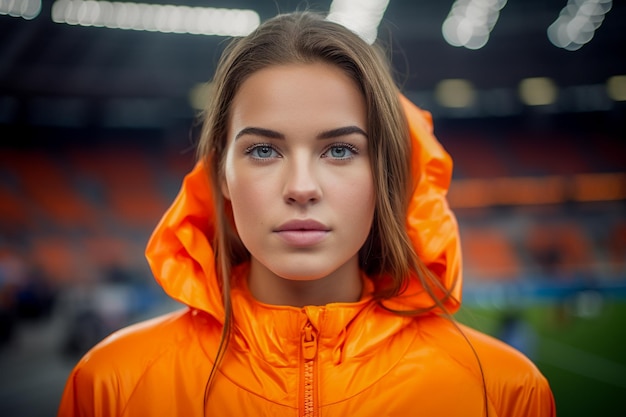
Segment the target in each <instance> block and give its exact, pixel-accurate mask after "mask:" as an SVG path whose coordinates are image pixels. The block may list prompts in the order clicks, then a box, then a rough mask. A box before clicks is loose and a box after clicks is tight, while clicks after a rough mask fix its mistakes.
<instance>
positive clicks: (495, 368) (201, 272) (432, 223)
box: [59, 98, 555, 417]
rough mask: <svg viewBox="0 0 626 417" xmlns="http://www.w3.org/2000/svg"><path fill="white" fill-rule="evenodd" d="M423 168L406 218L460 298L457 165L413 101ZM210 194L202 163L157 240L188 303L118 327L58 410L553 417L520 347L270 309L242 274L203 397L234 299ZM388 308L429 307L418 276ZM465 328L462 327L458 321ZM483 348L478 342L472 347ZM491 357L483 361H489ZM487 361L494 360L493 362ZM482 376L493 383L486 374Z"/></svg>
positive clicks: (312, 310) (154, 248) (330, 312)
mask: <svg viewBox="0 0 626 417" xmlns="http://www.w3.org/2000/svg"><path fill="white" fill-rule="evenodd" d="M402 100H403V105H404V108H405V111H406V113H407V116H408V119H409V122H410V129H411V137H412V139H413V140H414V141H415V145H416V146H414V150H413V162H414V164H413V165H414V175H415V176H416V178H420V180H419V183H418V185H417V188H416V191H415V195H414V197H413V199H412V202H411V205H410V210H409V216H408V219H407V227H408V230H409V235H410V237H411V240H412V242H413V244H414V246H415V249H416V251H417V253H418V254H419V255H420V257H421V258H422V259H423V260H424V262H425V263H426V265H427V266H428V267H429V268H430V269H431V270H432V271H433V272H435V273H436V274H438V276H439V277H440V279H441V281H442V283H443V284H444V285H445V286H446V287H447V288H451V289H453V295H454V297H452V298H450V299H448V300H447V301H446V307H447V308H448V309H450V310H451V311H456V310H457V309H458V307H459V304H460V297H461V279H460V277H461V274H460V261H461V256H460V249H459V241H458V228H457V224H456V220H455V218H454V216H453V215H452V213H451V212H450V211H449V209H448V206H447V203H446V200H445V194H446V191H447V189H448V186H449V182H450V175H451V170H452V162H451V160H450V157H449V156H448V155H447V153H446V152H445V151H444V150H443V148H442V147H441V146H440V145H439V143H438V142H437V140H436V139H435V138H434V136H433V134H432V121H431V119H430V115H429V114H428V113H425V112H422V111H421V110H419V109H418V108H416V107H415V106H413V105H412V104H411V103H409V102H408V101H407V100H406V99H404V98H403V99H402ZM211 207H212V203H211V193H210V188H209V182H208V178H207V176H206V173H205V171H204V169H203V167H202V166H201V165H198V166H196V168H195V169H194V170H193V171H192V172H191V173H190V174H189V175H187V177H186V178H185V180H184V183H183V187H182V190H181V192H180V193H179V195H178V197H177V198H176V200H175V202H174V203H173V205H172V207H171V208H170V209H169V210H168V212H167V213H166V214H165V216H164V217H163V219H162V220H161V222H160V223H159V225H158V227H157V228H156V230H155V232H154V234H153V236H152V238H151V240H150V242H149V244H148V248H147V252H146V253H147V257H148V260H149V263H150V265H151V267H152V270H153V272H154V275H155V277H156V279H157V281H158V282H159V283H160V285H161V286H162V287H163V288H164V290H165V291H166V292H167V293H168V294H169V295H170V296H171V297H173V298H174V299H176V300H178V301H180V302H182V303H184V304H186V305H187V306H188V308H186V309H184V310H182V311H177V312H174V313H170V314H167V315H165V316H161V317H158V318H155V319H152V320H150V321H147V322H144V323H140V324H137V325H134V326H131V327H128V328H126V329H123V330H121V331H118V332H116V333H114V334H113V335H111V336H109V337H108V338H106V339H105V340H104V341H102V342H101V343H100V344H98V345H97V346H96V347H94V348H93V349H92V350H91V351H90V352H89V353H88V354H86V355H85V356H84V358H83V359H82V360H81V361H80V362H79V363H78V364H77V366H76V367H75V369H74V370H73V371H72V373H71V375H70V377H69V379H68V382H67V385H66V388H65V392H64V394H63V398H62V401H61V405H60V408H59V416H142V417H143V416H185V417H191V416H203V415H207V416H268V417H269V416H272V417H275V416H293V417H296V416H303V415H310V416H357V417H361V416H400V417H404V416H411V415H416V416H428V417H434V416H445V417H450V416H462V417H472V416H481V417H482V416H486V415H487V414H486V412H485V407H486V408H488V416H490V417H504V416H506V417H516V416H520V417H521V416H532V417H544V416H554V415H555V409H554V401H553V397H552V393H551V391H550V388H549V386H548V383H547V381H546V380H545V378H544V377H543V376H542V375H541V374H540V372H539V371H538V370H537V369H536V368H535V366H534V365H533V364H532V363H531V362H530V361H529V360H528V359H527V358H526V357H524V356H523V355H522V354H520V353H519V352H517V351H515V350H514V349H512V348H510V347H508V346H506V345H505V344H503V343H501V342H499V341H497V340H495V339H493V338H491V337H489V336H486V335H484V334H481V333H479V332H477V331H475V330H472V329H470V328H467V327H464V326H459V327H458V328H457V327H456V326H455V325H454V324H453V323H452V322H451V321H450V320H448V319H446V318H444V317H441V316H438V315H436V314H428V315H422V316H419V317H408V316H402V315H397V314H393V313H390V312H388V311H387V310H385V309H383V308H381V307H380V306H379V305H378V304H377V303H376V302H375V301H373V300H372V297H371V295H369V291H368V290H371V289H372V287H373V286H372V284H371V282H370V281H369V279H368V278H365V277H364V278H363V279H364V282H365V288H366V291H364V295H363V297H362V299H361V300H360V301H359V302H356V303H336V304H329V305H326V306H311V307H304V308H296V307H285V306H270V305H265V304H262V303H259V302H258V301H256V300H254V299H253V298H252V297H251V295H250V294H249V292H248V291H247V289H246V285H245V281H246V280H245V279H237V278H238V277H241V278H245V274H246V268H247V265H242V266H239V267H237V268H235V270H234V271H233V274H234V282H235V283H237V284H236V285H234V288H233V289H232V304H233V317H234V332H233V339H232V341H231V344H230V345H229V349H228V352H227V354H226V356H225V358H224V361H223V363H222V365H221V367H220V373H219V374H218V375H217V377H216V379H215V380H214V383H213V386H212V388H211V391H210V397H209V399H208V401H207V404H206V406H205V405H204V393H205V386H206V382H207V378H208V375H209V373H210V371H211V368H212V365H213V360H214V357H215V352H216V351H217V348H218V343H219V340H220V331H221V327H222V323H223V318H224V310H223V307H222V303H221V297H220V293H219V289H218V283H217V280H216V276H215V272H214V265H213V250H212V248H211V245H210V242H211V234H212V233H213V226H212V219H213V213H212V212H211ZM385 304H386V305H387V307H391V308H395V309H416V308H420V307H426V306H429V305H430V304H431V301H430V299H429V298H428V296H427V295H426V294H425V292H424V291H422V290H421V287H420V285H419V283H418V282H417V280H413V281H411V284H410V286H409V287H408V289H407V291H405V293H404V294H403V295H402V296H399V297H396V298H394V299H391V300H388V301H387V302H386V303H385ZM460 329H461V330H462V331H460ZM474 350H475V353H474ZM477 357H478V358H479V359H480V361H479V360H478V359H477ZM481 368H482V371H481ZM483 377H484V382H483Z"/></svg>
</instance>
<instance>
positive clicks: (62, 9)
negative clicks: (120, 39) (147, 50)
mask: <svg viewBox="0 0 626 417" xmlns="http://www.w3.org/2000/svg"><path fill="white" fill-rule="evenodd" d="M52 20H53V21H54V22H56V23H66V24H70V25H80V26H96V27H106V28H111V29H126V30H145V31H151V32H163V33H190V34H194V35H217V36H245V35H247V34H249V33H250V32H252V31H253V30H254V29H256V28H257V26H259V24H260V21H261V19H260V17H259V14H258V13H257V12H256V11H254V10H245V9H221V8H212V7H188V6H174V5H168V4H146V3H134V2H109V1H95V0H57V1H56V2H55V3H54V4H53V5H52Z"/></svg>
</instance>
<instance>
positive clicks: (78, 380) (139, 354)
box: [58, 309, 197, 416]
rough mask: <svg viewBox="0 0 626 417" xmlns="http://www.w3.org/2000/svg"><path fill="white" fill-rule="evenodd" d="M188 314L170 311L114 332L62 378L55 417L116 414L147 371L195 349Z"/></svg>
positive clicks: (190, 319)
mask: <svg viewBox="0 0 626 417" xmlns="http://www.w3.org/2000/svg"><path fill="white" fill-rule="evenodd" d="M193 320H194V314H193V312H192V311H190V310H188V309H183V310H180V311H175V312H172V313H168V314H165V315H162V316H158V317H156V318H153V319H150V320H147V321H143V322H140V323H137V324H134V325H131V326H128V327H126V328H123V329H121V330H118V331H116V332H114V333H113V334H111V335H110V336H108V337H107V338H105V339H104V340H102V341H101V342H100V343H98V344H97V345H96V346H94V347H93V348H92V349H91V350H90V351H89V352H87V353H86V354H85V355H84V356H83V357H82V358H81V360H80V361H79V362H78V364H77V365H76V366H75V367H74V369H73V370H72V372H71V374H70V375H69V377H68V380H67V383H66V385H65V390H64V392H63V396H62V399H61V404H60V407H59V413H58V415H59V416H77V415H95V414H97V415H102V416H116V415H121V413H122V410H123V409H124V407H125V404H126V402H127V401H128V399H129V397H130V395H132V393H133V391H134V390H135V388H136V386H137V384H138V383H139V381H140V380H142V378H144V377H145V375H146V374H148V373H149V372H151V371H152V370H155V369H157V370H160V369H162V368H166V369H170V368H172V366H170V365H171V364H170V363H168V362H172V361H175V360H176V357H177V355H181V354H182V355H184V354H185V352H184V350H185V349H192V348H194V346H197V343H193V341H194V340H196V336H195V330H194V323H193Z"/></svg>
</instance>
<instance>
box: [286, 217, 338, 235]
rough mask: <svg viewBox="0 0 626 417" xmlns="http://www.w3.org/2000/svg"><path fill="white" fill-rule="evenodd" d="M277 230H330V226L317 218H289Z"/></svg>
mask: <svg viewBox="0 0 626 417" xmlns="http://www.w3.org/2000/svg"><path fill="white" fill-rule="evenodd" d="M274 231H275V232H278V233H280V232H329V231H330V228H329V227H328V226H326V225H325V224H323V223H320V222H318V221H316V220H289V221H288V222H285V223H283V224H281V225H280V226H278V228H276V230H274Z"/></svg>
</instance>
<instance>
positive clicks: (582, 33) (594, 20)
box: [547, 0, 613, 51]
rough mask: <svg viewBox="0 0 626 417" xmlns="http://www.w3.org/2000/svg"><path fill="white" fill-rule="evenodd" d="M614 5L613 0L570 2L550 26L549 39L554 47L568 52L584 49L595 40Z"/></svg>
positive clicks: (576, 0) (574, 0)
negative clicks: (605, 17) (594, 37)
mask: <svg viewBox="0 0 626 417" xmlns="http://www.w3.org/2000/svg"><path fill="white" fill-rule="evenodd" d="M612 5H613V2H612V0H569V1H568V3H567V6H565V7H564V8H563V9H562V10H561V13H560V14H559V17H558V18H557V19H556V20H555V21H554V22H553V23H552V24H551V25H550V26H548V29H547V35H548V39H549V40H550V42H552V44H553V45H554V46H557V47H559V48H563V49H566V50H568V51H576V50H578V49H580V48H582V46H583V45H585V44H586V43H588V42H589V41H591V39H593V36H594V34H595V31H596V30H597V29H598V28H599V27H600V25H601V24H602V22H603V21H604V16H605V15H606V14H607V13H608V11H609V10H611V7H612Z"/></svg>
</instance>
